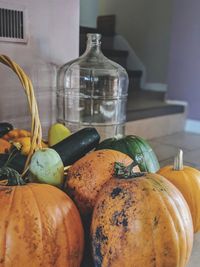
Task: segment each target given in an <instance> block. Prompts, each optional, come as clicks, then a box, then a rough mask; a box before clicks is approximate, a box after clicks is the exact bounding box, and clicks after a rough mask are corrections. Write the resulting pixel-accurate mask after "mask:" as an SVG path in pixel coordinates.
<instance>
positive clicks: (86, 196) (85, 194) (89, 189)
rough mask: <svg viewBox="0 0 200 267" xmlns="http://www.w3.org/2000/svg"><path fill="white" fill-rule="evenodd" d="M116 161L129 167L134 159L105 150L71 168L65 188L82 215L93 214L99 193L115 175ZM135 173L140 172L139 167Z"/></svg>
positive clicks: (76, 163)
mask: <svg viewBox="0 0 200 267" xmlns="http://www.w3.org/2000/svg"><path fill="white" fill-rule="evenodd" d="M115 161H117V162H121V163H123V164H124V165H125V166H127V165H129V164H130V163H131V162H132V159H131V158H130V157H129V156H127V155H125V154H124V153H121V152H119V151H116V150H111V149H103V150H99V151H93V152H91V153H89V154H87V155H86V156H84V157H82V158H81V159H80V160H78V161H76V162H75V163H74V164H73V165H72V166H71V167H70V168H69V171H68V174H67V179H66V184H65V188H66V191H67V193H69V195H70V196H71V197H72V199H73V200H74V201H75V203H76V204H77V206H78V208H79V210H80V212H81V214H82V215H89V214H90V213H91V212H92V210H93V207H94V205H95V202H96V197H97V195H98V193H99V191H100V190H101V188H102V186H103V184H104V183H105V182H107V181H108V180H109V179H110V178H111V177H112V175H113V173H114V163H115ZM135 171H139V168H138V167H137V166H136V167H135Z"/></svg>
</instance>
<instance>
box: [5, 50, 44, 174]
mask: <svg viewBox="0 0 200 267" xmlns="http://www.w3.org/2000/svg"><path fill="white" fill-rule="evenodd" d="M0 62H1V63H3V64H4V65H7V66H8V67H9V68H11V69H12V70H13V71H14V72H15V73H16V75H17V76H18V78H19V80H20V82H21V84H22V86H23V89H24V91H25V93H26V96H27V99H28V104H29V109H30V113H31V147H30V151H29V154H28V157H27V160H26V164H25V167H24V172H23V174H24V173H25V172H26V170H27V167H28V165H29V163H30V159H31V156H32V154H33V153H34V151H35V150H37V149H39V148H41V147H42V146H41V142H42V127H41V123H40V118H39V113H38V107H37V102H36V99H35V95H34V90H33V85H32V82H31V80H30V78H29V77H28V76H27V75H26V73H25V72H24V71H23V69H22V68H21V67H20V66H19V65H18V64H17V63H15V62H14V61H12V60H11V59H10V58H9V57H7V56H5V55H0ZM23 174H22V175H23Z"/></svg>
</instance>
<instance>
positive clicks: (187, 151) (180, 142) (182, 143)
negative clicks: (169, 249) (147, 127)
mask: <svg viewBox="0 0 200 267" xmlns="http://www.w3.org/2000/svg"><path fill="white" fill-rule="evenodd" d="M149 143H150V144H151V146H152V148H153V149H154V151H155V153H156V154H157V156H158V159H159V161H160V165H161V166H165V165H168V164H173V160H174V156H175V155H176V153H177V151H178V149H179V148H181V149H182V150H183V159H184V164H185V165H189V166H193V167H195V168H197V169H200V135H198V134H194V133H186V132H180V133H175V134H172V135H167V136H164V137H160V138H155V139H151V140H149ZM187 267H200V233H199V234H195V237H194V246H193V251H192V256H191V258H190V261H189V263H188V265H187Z"/></svg>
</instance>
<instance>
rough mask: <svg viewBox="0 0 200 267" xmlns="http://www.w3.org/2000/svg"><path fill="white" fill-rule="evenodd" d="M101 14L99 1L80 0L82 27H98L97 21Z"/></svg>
mask: <svg viewBox="0 0 200 267" xmlns="http://www.w3.org/2000/svg"><path fill="white" fill-rule="evenodd" d="M98 13H99V2H98V0H80V25H81V26H86V27H92V28H95V27H96V19H97V16H98Z"/></svg>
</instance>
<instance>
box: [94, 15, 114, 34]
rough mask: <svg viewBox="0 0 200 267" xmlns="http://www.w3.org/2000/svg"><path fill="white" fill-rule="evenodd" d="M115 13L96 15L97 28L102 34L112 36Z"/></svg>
mask: <svg viewBox="0 0 200 267" xmlns="http://www.w3.org/2000/svg"><path fill="white" fill-rule="evenodd" d="M115 24H116V16H115V15H104V16H98V17H97V29H98V31H99V32H100V33H102V34H103V35H104V36H112V35H114V34H115Z"/></svg>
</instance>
